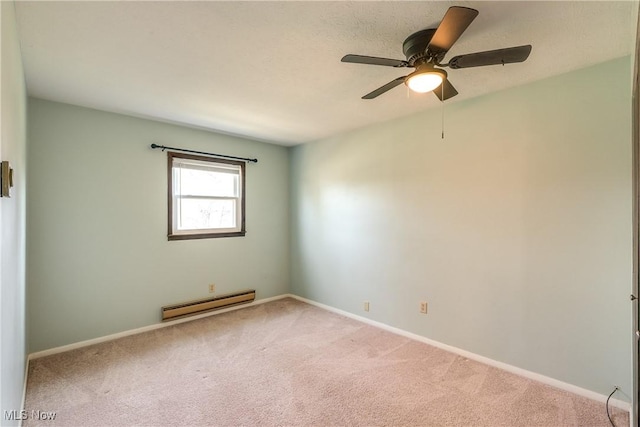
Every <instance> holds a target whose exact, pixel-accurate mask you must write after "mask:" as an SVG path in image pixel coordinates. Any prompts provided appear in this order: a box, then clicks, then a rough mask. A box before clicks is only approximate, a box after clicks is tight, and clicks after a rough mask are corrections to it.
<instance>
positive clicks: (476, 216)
mask: <svg viewBox="0 0 640 427" xmlns="http://www.w3.org/2000/svg"><path fill="white" fill-rule="evenodd" d="M514 69H515V68H510V70H511V71H509V70H507V69H506V68H505V72H516V71H513V70H514ZM630 69H631V67H630V64H629V58H622V59H618V60H615V61H611V62H607V63H604V64H601V65H598V66H594V67H591V68H588V69H583V70H579V71H575V72H572V73H569V74H566V75H561V76H558V77H553V78H549V79H546V80H543V81H539V82H536V83H533V84H529V85H526V86H522V87H517V88H512V89H509V90H505V91H502V92H498V93H494V94H490V95H486V96H483V97H479V98H475V99H471V100H466V101H462V102H459V103H455V104H450V105H448V106H447V107H446V138H445V139H444V140H442V139H441V138H440V126H441V125H440V123H441V111H440V109H439V108H437V109H433V110H429V111H427V112H425V113H421V114H417V115H414V116H411V117H407V118H403V119H398V120H394V121H391V122H388V123H382V124H379V125H376V126H372V127H368V128H364V129H361V130H357V131H354V132H351V133H348V134H345V135H342V136H339V137H334V138H330V139H326V140H323V141H319V142H316V143H312V144H307V145H301V146H298V147H296V148H295V149H293V152H292V156H291V167H292V172H291V184H292V192H291V200H292V224H293V229H292V248H291V249H292V264H291V265H292V290H293V292H294V293H295V294H297V295H301V296H303V297H306V298H310V299H312V300H315V301H318V302H321V303H324V304H328V305H330V306H333V307H337V308H340V309H343V310H346V311H348V312H352V313H355V314H358V315H362V316H367V317H370V318H372V319H374V320H376V321H380V322H383V323H386V324H388V325H392V326H395V327H398V328H401V329H404V330H408V331H411V332H414V333H417V334H420V335H423V336H425V337H428V338H431V339H434V340H437V341H440V342H442V343H446V344H449V345H452V346H455V347H458V348H461V349H465V350H468V351H471V352H474V353H476V354H480V355H483V356H486V357H489V358H491V359H494V360H498V361H502V362H505V363H508V364H511V365H514V366H517V367H520V368H523V369H526V370H530V371H533V372H537V373H540V374H543V375H547V376H550V377H553V378H556V379H558V380H561V381H565V382H568V383H570V384H574V385H577V386H580V387H583V388H586V389H589V390H593V391H595V392H598V393H601V394H608V393H609V392H610V391H611V390H612V389H613V386H614V385H619V386H620V387H621V388H622V391H623V393H624V395H619V396H618V397H619V398H621V399H625V397H624V396H626V398H627V399H629V398H630V396H631V395H632V392H631V354H632V350H631V307H630V303H629V294H630V292H631V283H632V206H631V201H632V192H631V185H632V179H631V175H632V174H631V171H632V161H631V85H630V81H631V79H630V75H629V73H630ZM383 98H384V97H381V98H380V99H379V100H375V101H373V102H384V99H383ZM370 102H371V101H370ZM362 108H364V109H366V108H367V104H365V103H364V102H363V107H362ZM365 300H366V301H370V303H371V311H370V312H368V313H365V312H364V311H363V301H365ZM421 300H426V301H428V303H429V313H428V314H427V315H421V314H420V313H419V309H418V307H419V301H421Z"/></svg>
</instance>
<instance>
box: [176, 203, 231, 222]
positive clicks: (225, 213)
mask: <svg viewBox="0 0 640 427" xmlns="http://www.w3.org/2000/svg"><path fill="white" fill-rule="evenodd" d="M177 207H178V230H196V229H207V228H235V227H236V201H235V200H211V199H189V198H182V199H178V206H177Z"/></svg>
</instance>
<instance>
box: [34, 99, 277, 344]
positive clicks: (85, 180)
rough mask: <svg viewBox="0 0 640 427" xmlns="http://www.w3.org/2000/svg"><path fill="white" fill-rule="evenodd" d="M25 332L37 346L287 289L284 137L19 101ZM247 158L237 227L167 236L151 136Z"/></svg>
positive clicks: (160, 172) (160, 165) (161, 167)
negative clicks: (23, 153) (216, 234)
mask: <svg viewBox="0 0 640 427" xmlns="http://www.w3.org/2000/svg"><path fill="white" fill-rule="evenodd" d="M28 120H29V121H28V123H29V146H28V161H29V171H30V172H29V187H28V195H29V199H28V200H29V212H28V229H29V236H28V269H29V279H28V286H29V301H28V307H29V342H30V346H31V347H30V350H31V351H39V350H43V349H48V348H52V347H56V346H61V345H65V344H70V343H75V342H78V341H82V340H86V339H91V338H96V337H101V336H104V335H108V334H112V333H116V332H121V331H125V330H130V329H133V328H138V327H142V326H145V325H150V324H154V323H158V322H159V321H160V307H161V306H163V305H166V304H170V303H176V302H180V301H184V300H191V299H196V298H202V297H207V296H209V293H208V284H209V283H215V284H216V287H217V289H216V290H217V293H218V294H221V293H227V292H232V291H237V290H241V289H246V288H252V289H256V293H257V298H258V299H260V298H267V297H272V296H275V295H281V294H283V293H287V292H289V288H290V286H289V270H290V268H289V240H290V239H289V225H288V223H289V220H288V219H289V216H288V212H289V211H288V209H289V200H288V185H289V184H288V179H289V172H288V152H287V149H286V148H285V147H281V146H276V145H271V144H265V143H260V142H253V141H249V140H245V139H241V138H235V137H231V136H225V135H220V134H215V133H211V132H206V131H201V130H195V129H189V128H185V127H181V126H175V125H170V124H166V123H160V122H155V121H150V120H143V119H138V118H133V117H128V116H123V115H118V114H111V113H106V112H101V111H96V110H91V109H87V108H82V107H77V106H71V105H66V104H59V103H55V102H49V101H44V100H40V99H30V100H29V116H28ZM154 142H155V143H158V144H161V145H169V146H175V147H184V148H188V149H192V150H198V151H207V152H214V153H224V154H230V155H235V156H249V157H257V158H258V160H259V162H258V163H256V164H254V163H251V164H249V165H248V166H247V168H246V186H247V188H246V224H247V235H246V236H245V237H241V238H220V239H201V240H184V241H171V242H169V241H167V237H166V234H167V166H166V165H167V159H166V154H165V153H162V152H161V151H160V150H152V149H151V148H149V145H150V144H151V143H154Z"/></svg>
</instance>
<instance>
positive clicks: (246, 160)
mask: <svg viewBox="0 0 640 427" xmlns="http://www.w3.org/2000/svg"><path fill="white" fill-rule="evenodd" d="M151 148H154V149H155V148H162V151H164V150H175V151H183V152H185V153H195V154H204V155H205V156H212V157H220V158H223V159H234V160H242V161H245V162H252V163H258V159H250V158H248V157H236V156H227V155H226V154H215V153H206V152H204V151H195V150H187V149H185V148H176V147H167V146H164V145H158V144H151Z"/></svg>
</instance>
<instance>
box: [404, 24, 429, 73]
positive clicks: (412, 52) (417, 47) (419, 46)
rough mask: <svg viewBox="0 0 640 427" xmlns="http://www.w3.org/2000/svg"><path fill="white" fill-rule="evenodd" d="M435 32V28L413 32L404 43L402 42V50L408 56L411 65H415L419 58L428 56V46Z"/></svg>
mask: <svg viewBox="0 0 640 427" xmlns="http://www.w3.org/2000/svg"><path fill="white" fill-rule="evenodd" d="M435 32H436V30H435V29H428V30H421V31H418V32H416V33H413V34H411V35H410V36H409V37H407V39H406V40H405V41H404V43H402V52H403V53H404V56H405V57H406V58H407V62H408V63H409V65H411V66H412V67H413V66H414V65H415V63H416V61H417V60H418V59H420V58H424V57H425V56H427V54H426V50H427V46H429V42H430V41H431V37H433V34H434V33H435Z"/></svg>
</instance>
